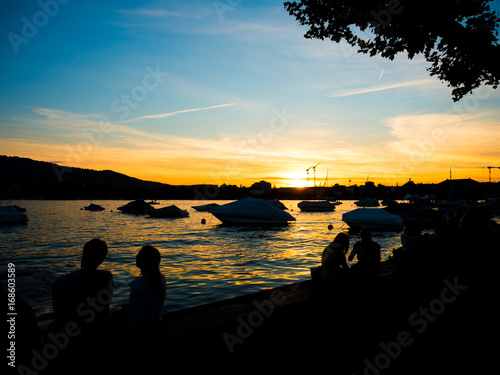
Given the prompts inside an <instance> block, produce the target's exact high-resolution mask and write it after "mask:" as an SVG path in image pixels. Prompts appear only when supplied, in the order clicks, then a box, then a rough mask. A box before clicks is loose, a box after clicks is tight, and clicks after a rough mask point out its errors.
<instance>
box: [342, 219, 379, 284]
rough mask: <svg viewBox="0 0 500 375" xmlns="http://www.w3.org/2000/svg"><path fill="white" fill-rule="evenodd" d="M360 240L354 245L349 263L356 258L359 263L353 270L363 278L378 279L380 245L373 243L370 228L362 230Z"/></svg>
mask: <svg viewBox="0 0 500 375" xmlns="http://www.w3.org/2000/svg"><path fill="white" fill-rule="evenodd" d="M359 236H360V240H359V241H358V242H356V243H355V244H354V246H353V247H352V251H351V253H350V254H349V258H348V259H349V261H351V260H353V259H354V257H355V256H356V257H357V259H358V262H357V263H356V264H354V265H353V266H352V267H351V269H352V270H353V271H354V272H355V273H356V274H358V275H359V276H361V277H363V278H376V277H378V274H379V268H380V245H379V244H378V243H376V242H375V241H373V239H372V233H371V231H370V230H369V229H368V228H363V229H361V232H360V233H359Z"/></svg>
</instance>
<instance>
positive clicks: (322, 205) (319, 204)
mask: <svg viewBox="0 0 500 375" xmlns="http://www.w3.org/2000/svg"><path fill="white" fill-rule="evenodd" d="M335 206H336V204H335V203H333V202H330V201H302V202H300V203H299V204H297V207H298V208H300V210H301V211H307V212H326V211H334V210H335Z"/></svg>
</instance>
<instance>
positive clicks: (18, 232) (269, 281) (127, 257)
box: [0, 200, 400, 325]
mask: <svg viewBox="0 0 500 375" xmlns="http://www.w3.org/2000/svg"><path fill="white" fill-rule="evenodd" d="M228 202H229V201H218V202H217V203H219V204H224V203H228ZM94 203H96V204H100V205H102V206H103V207H105V208H106V210H105V211H101V212H89V211H85V210H82V208H83V206H86V205H88V204H89V202H88V201H34V200H26V201H13V202H12V204H17V205H19V206H21V207H25V208H26V209H27V211H28V212H27V213H28V217H29V222H28V224H27V225H14V226H3V227H0V267H1V273H0V279H1V282H2V284H3V285H4V286H5V285H6V278H7V264H8V263H9V262H11V263H14V264H15V267H16V290H17V292H18V293H19V294H20V295H21V296H22V297H23V298H24V299H25V300H26V301H27V302H28V303H30V305H31V306H32V307H33V309H34V311H35V313H36V314H37V316H38V317H39V320H40V323H41V324H42V325H44V324H46V323H47V322H48V320H49V318H50V313H51V311H52V302H51V290H52V283H53V281H54V280H55V279H56V278H57V277H59V276H61V275H64V274H67V273H69V272H71V271H74V270H76V269H77V268H78V267H79V264H80V257H81V251H82V247H83V245H84V244H85V242H87V241H88V240H90V239H92V238H96V237H98V238H101V239H103V240H105V241H106V242H107V244H108V247H109V253H108V257H107V258H106V260H105V261H104V263H103V264H102V265H101V268H102V269H107V270H110V271H111V272H112V273H113V275H114V278H115V291H114V294H113V299H112V303H111V305H112V307H114V306H120V305H122V304H123V303H124V302H126V301H127V299H128V294H129V287H128V285H129V283H130V282H131V281H132V280H133V279H134V278H135V277H136V276H138V275H139V273H140V270H139V269H138V268H136V267H135V256H136V254H137V252H138V251H139V249H140V248H141V246H143V245H144V244H152V245H153V246H155V247H156V248H158V249H159V250H160V252H161V254H162V263H161V270H162V272H163V273H164V274H165V276H166V278H167V299H166V303H165V312H168V311H173V310H178V309H182V308H185V307H190V306H195V305H199V304H202V303H207V302H212V301H217V300H221V299H225V298H229V297H234V296H238V295H243V294H247V293H251V292H256V291H259V290H261V289H263V288H271V287H277V286H281V285H284V284H287V283H292V282H296V281H300V280H305V279H307V278H310V271H309V269H310V268H311V267H314V266H318V265H320V263H321V253H322V251H323V249H324V247H325V246H326V245H328V244H329V243H330V242H331V241H332V240H333V238H334V237H335V235H336V234H337V233H338V232H339V231H347V230H348V227H347V225H346V224H344V222H343V221H342V220H341V217H342V213H344V212H347V211H350V210H352V209H354V208H356V206H355V205H354V201H343V204H341V205H339V206H337V209H336V210H335V211H334V212H325V213H317V212H315V213H307V212H301V211H300V209H298V208H297V203H299V201H291V200H290V201H287V200H283V201H282V203H284V204H285V205H286V207H287V208H288V212H289V213H290V214H292V215H293V216H294V217H295V218H296V221H295V222H292V223H291V224H290V225H288V226H283V227H271V228H265V227H228V226H221V225H220V224H221V223H220V221H219V220H218V219H216V218H215V217H213V216H212V215H211V214H210V213H207V212H197V211H195V210H194V209H192V208H191V205H201V204H205V203H211V201H187V200H186V201H161V202H160V205H158V206H156V208H160V207H163V206H168V205H171V204H175V205H176V206H177V207H179V208H182V209H186V210H188V212H189V214H190V216H189V217H188V218H181V219H153V218H150V217H148V216H136V215H129V214H124V213H121V212H120V211H118V210H117V208H118V207H119V206H122V205H123V204H125V203H127V201H118V200H116V201H114V200H106V201H94ZM202 219H206V224H202V223H201V221H202ZM329 224H332V225H333V229H332V230H329V229H328V225H329ZM399 236H400V233H399V232H398V233H396V232H374V233H373V238H374V240H375V241H377V242H378V243H379V244H380V245H381V246H382V259H386V258H387V257H388V256H389V255H390V254H391V253H392V249H394V248H396V247H398V246H399V245H400V240H399ZM350 238H351V247H352V245H353V244H354V242H355V241H357V240H358V236H357V235H350Z"/></svg>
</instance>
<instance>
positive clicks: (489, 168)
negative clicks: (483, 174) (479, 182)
mask: <svg viewBox="0 0 500 375" xmlns="http://www.w3.org/2000/svg"><path fill="white" fill-rule="evenodd" d="M486 168H488V170H489V175H490V180H489V182H491V169H492V168H498V169H500V167H491V166H490V167H483V169H486Z"/></svg>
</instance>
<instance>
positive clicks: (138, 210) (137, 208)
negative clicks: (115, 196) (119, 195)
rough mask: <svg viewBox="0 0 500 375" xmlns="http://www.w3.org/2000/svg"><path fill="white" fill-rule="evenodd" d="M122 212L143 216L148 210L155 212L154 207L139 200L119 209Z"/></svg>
mask: <svg viewBox="0 0 500 375" xmlns="http://www.w3.org/2000/svg"><path fill="white" fill-rule="evenodd" d="M118 209H119V210H120V211H121V212H124V213H127V214H136V215H142V214H144V213H145V212H146V211H148V210H154V207H153V206H151V205H150V204H148V203H146V202H144V200H143V199H137V200H135V201H132V202H129V203H127V204H125V205H123V206H121V207H118Z"/></svg>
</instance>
